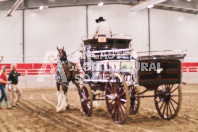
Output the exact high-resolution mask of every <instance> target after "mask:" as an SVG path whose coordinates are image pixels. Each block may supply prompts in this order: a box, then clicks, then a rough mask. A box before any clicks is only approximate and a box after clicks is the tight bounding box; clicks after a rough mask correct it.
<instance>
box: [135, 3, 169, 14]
mask: <svg viewBox="0 0 198 132" xmlns="http://www.w3.org/2000/svg"><path fill="white" fill-rule="evenodd" d="M164 1H166V0H146V1H144V2H140V3H139V4H136V5H134V6H132V7H131V11H132V12H136V11H139V10H142V9H145V8H149V6H151V5H152V6H154V5H156V4H159V3H162V2H164ZM150 8H151V7H150Z"/></svg>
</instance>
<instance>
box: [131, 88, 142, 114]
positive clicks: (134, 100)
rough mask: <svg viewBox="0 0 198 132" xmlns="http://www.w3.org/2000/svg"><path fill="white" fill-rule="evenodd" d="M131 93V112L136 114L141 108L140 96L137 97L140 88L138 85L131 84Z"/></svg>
mask: <svg viewBox="0 0 198 132" xmlns="http://www.w3.org/2000/svg"><path fill="white" fill-rule="evenodd" d="M129 93H130V99H131V107H130V114H132V115H135V114H136V113H137V112H138V110H139V108H140V98H138V97H136V95H137V94H138V93H140V90H139V88H138V87H136V86H134V85H131V86H129Z"/></svg>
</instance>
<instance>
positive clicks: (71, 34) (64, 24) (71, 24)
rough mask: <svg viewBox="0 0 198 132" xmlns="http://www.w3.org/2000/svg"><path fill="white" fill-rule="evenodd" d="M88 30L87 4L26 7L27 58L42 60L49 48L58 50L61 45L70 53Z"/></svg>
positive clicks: (78, 45)
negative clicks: (63, 6) (44, 8)
mask: <svg viewBox="0 0 198 132" xmlns="http://www.w3.org/2000/svg"><path fill="white" fill-rule="evenodd" d="M85 34H86V12H85V7H65V8H53V9H46V10H42V11H40V10H26V11H25V44H26V46H25V51H26V52H25V55H26V59H25V62H26V63H35V62H37V63H41V62H43V59H44V56H45V54H46V51H56V47H57V46H58V47H59V48H62V47H63V46H64V47H65V50H66V52H67V53H68V54H70V53H72V52H74V51H75V50H77V49H79V48H80V45H81V43H82V36H83V35H85Z"/></svg>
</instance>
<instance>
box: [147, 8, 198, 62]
mask: <svg viewBox="0 0 198 132" xmlns="http://www.w3.org/2000/svg"><path fill="white" fill-rule="evenodd" d="M150 13H151V18H150V20H151V50H170V49H187V56H186V57H185V59H184V61H186V62H197V61H198V52H197V51H198V46H197V44H198V15H193V14H188V13H180V12H174V11H165V10H158V9H151V12H150Z"/></svg>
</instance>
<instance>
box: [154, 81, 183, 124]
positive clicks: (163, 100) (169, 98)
mask: <svg viewBox="0 0 198 132" xmlns="http://www.w3.org/2000/svg"><path fill="white" fill-rule="evenodd" d="M181 99H182V95H181V86H180V85H178V84H174V85H173V84H172V85H163V86H162V87H158V89H157V90H155V106H156V109H157V111H158V113H159V115H160V116H161V117H162V118H163V119H167V120H170V119H173V118H174V117H176V116H177V114H178V112H179V110H180V106H181Z"/></svg>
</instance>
